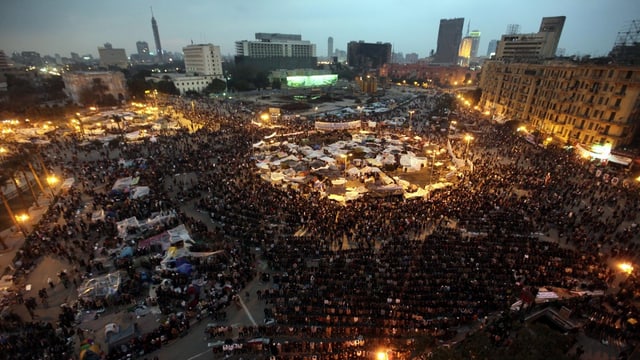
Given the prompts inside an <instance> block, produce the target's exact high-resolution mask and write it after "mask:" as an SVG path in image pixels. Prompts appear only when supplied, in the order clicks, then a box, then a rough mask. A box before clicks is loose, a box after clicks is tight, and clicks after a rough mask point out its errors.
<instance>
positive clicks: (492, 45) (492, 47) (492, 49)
mask: <svg viewBox="0 0 640 360" xmlns="http://www.w3.org/2000/svg"><path fill="white" fill-rule="evenodd" d="M497 48H498V40H495V39H494V40H491V41H489V45H487V57H488V58H491V57H492V56H494V55H495V54H496V49H497Z"/></svg>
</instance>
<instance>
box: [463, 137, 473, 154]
mask: <svg viewBox="0 0 640 360" xmlns="http://www.w3.org/2000/svg"><path fill="white" fill-rule="evenodd" d="M471 140H473V136H471V135H470V134H467V135H465V136H464V141H466V142H467V146H466V147H465V148H464V157H465V158H466V157H467V152H468V151H469V143H470V142H471Z"/></svg>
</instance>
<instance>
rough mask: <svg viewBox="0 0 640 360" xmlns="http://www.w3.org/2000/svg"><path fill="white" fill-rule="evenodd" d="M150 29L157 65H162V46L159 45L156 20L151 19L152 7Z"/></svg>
mask: <svg viewBox="0 0 640 360" xmlns="http://www.w3.org/2000/svg"><path fill="white" fill-rule="evenodd" d="M151 28H152V29H153V40H155V42H156V57H157V58H158V62H159V63H163V62H164V59H163V56H162V55H163V54H162V45H160V33H159V32H158V23H157V22H156V18H155V17H153V7H152V8H151Z"/></svg>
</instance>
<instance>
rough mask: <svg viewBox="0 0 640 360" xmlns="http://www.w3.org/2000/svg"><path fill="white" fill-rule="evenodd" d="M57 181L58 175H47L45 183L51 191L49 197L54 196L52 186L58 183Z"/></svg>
mask: <svg viewBox="0 0 640 360" xmlns="http://www.w3.org/2000/svg"><path fill="white" fill-rule="evenodd" d="M58 181H59V180H58V177H56V176H55V175H48V176H47V184H48V185H49V190H50V191H51V198H54V197H55V194H54V193H53V187H54V186H55V185H56V184H57V183H58Z"/></svg>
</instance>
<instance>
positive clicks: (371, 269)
mask: <svg viewBox="0 0 640 360" xmlns="http://www.w3.org/2000/svg"><path fill="white" fill-rule="evenodd" d="M432 103H433V102H432V101H428V100H425V99H424V98H417V99H416V100H415V101H414V102H413V103H411V104H410V105H411V106H412V108H415V109H417V110H418V111H419V112H422V113H427V112H428V109H429V107H430V106H432ZM246 106H247V105H245V104H232V103H206V102H196V103H187V102H182V101H180V100H175V101H173V102H172V104H171V108H172V109H173V111H174V112H175V113H183V114H188V115H189V116H190V118H191V119H192V121H193V123H194V124H197V128H198V130H197V131H193V132H188V131H184V130H180V131H178V132H177V133H176V134H172V135H165V134H158V135H157V136H155V137H154V141H150V140H144V141H142V142H139V143H119V144H117V145H116V146H104V147H97V148H96V147H92V146H91V145H85V144H84V143H83V142H82V141H81V139H78V138H70V139H56V140H54V141H52V143H51V145H49V146H48V150H47V152H46V154H45V155H46V156H45V161H46V163H47V164H48V166H49V167H50V168H52V169H54V168H57V169H60V170H61V171H62V176H63V177H64V178H69V177H73V178H75V179H76V185H75V186H74V187H72V188H71V189H69V190H68V191H66V192H64V193H63V194H60V195H58V196H57V197H56V201H54V202H52V205H51V206H50V208H49V209H48V211H47V212H46V213H45V215H44V216H43V218H42V220H41V221H40V223H39V224H38V225H37V226H36V227H35V228H34V231H33V232H31V233H30V235H29V236H28V238H27V239H26V241H25V245H24V247H23V249H21V251H20V253H19V255H18V256H17V258H16V261H17V262H16V264H19V266H18V267H17V270H18V273H17V275H18V276H17V277H18V278H20V274H21V272H25V271H26V270H28V269H31V268H33V267H34V266H35V265H36V264H37V261H38V259H39V258H41V257H42V256H43V255H45V254H47V255H53V256H57V257H59V258H61V259H64V260H65V261H67V262H68V263H69V264H71V265H72V270H70V271H69V273H68V274H65V275H64V277H65V278H66V279H67V280H66V281H68V282H67V284H69V283H73V284H74V287H72V288H75V287H77V285H78V284H79V283H81V282H82V281H83V280H85V279H87V278H90V277H91V276H92V274H94V273H96V272H100V270H101V267H104V266H105V264H103V263H101V262H99V261H97V260H96V259H97V257H98V256H100V255H108V254H110V253H111V250H113V249H121V248H122V247H124V246H126V245H128V244H129V242H128V240H127V239H123V238H119V237H118V231H117V227H116V223H117V222H118V221H121V220H124V219H127V218H131V217H136V218H137V219H147V218H150V217H151V216H153V215H154V214H157V213H165V212H168V211H175V214H176V216H175V218H172V220H170V221H168V222H166V223H162V224H160V225H158V226H156V227H154V228H151V229H147V230H146V231H145V232H144V233H142V234H137V235H136V236H137V238H138V239H145V238H149V237H153V236H155V235H157V234H160V233H162V232H164V231H166V230H168V229H170V228H172V227H174V226H176V225H178V224H184V225H185V226H186V227H187V229H189V232H190V234H191V236H192V237H193V239H194V240H196V242H197V243H198V244H197V247H198V250H199V251H209V252H215V253H217V254H221V255H218V256H216V257H215V261H207V260H204V259H202V258H194V259H190V261H191V264H192V265H193V269H194V270H193V271H192V272H190V273H189V274H187V275H185V274H178V273H176V272H175V271H167V270H163V271H157V270H156V269H157V267H158V265H159V261H158V260H157V259H156V260H154V258H153V257H152V256H150V253H151V252H152V250H150V249H136V252H135V254H134V256H133V258H132V259H131V261H128V262H127V261H119V260H118V258H117V257H112V259H113V267H114V268H120V269H122V270H123V271H124V272H125V273H126V274H127V276H128V277H127V280H126V281H124V282H123V287H122V289H121V294H120V296H121V297H120V298H119V300H118V301H99V302H95V301H94V300H88V299H80V300H79V301H78V302H77V303H76V304H74V306H75V308H74V311H75V310H78V309H83V308H100V307H103V306H107V307H109V306H118V305H124V304H133V303H136V302H139V301H141V300H142V301H145V300H146V301H147V303H148V304H149V305H151V303H152V302H153V304H158V305H160V309H161V311H162V312H163V313H164V314H166V315H170V314H175V313H176V312H181V311H187V315H186V316H187V318H185V319H178V318H175V317H171V318H170V319H172V320H171V321H169V322H168V323H167V324H163V325H162V326H160V327H159V328H158V329H157V330H156V331H154V332H152V333H150V334H142V335H140V336H138V337H135V338H134V339H132V340H131V341H130V342H129V350H130V352H131V353H138V354H139V353H144V354H147V353H149V352H151V351H154V350H156V349H158V348H160V347H161V345H162V343H164V342H166V341H168V340H171V339H176V338H178V337H179V336H180V335H181V334H183V333H184V332H186V331H188V327H189V325H188V324H189V320H190V319H189V318H188V317H189V316H191V315H189V314H199V312H200V310H202V309H203V308H206V309H209V312H210V313H218V314H219V313H220V312H221V311H224V309H225V307H226V306H228V305H229V304H231V303H232V301H233V296H234V295H235V296H238V294H242V293H243V289H244V288H245V286H246V285H247V284H248V283H249V282H251V281H252V280H253V279H254V278H255V277H256V276H262V275H264V274H259V273H258V270H257V269H256V263H257V260H258V259H257V258H256V253H255V252H254V251H253V249H255V248H256V247H257V248H259V249H261V253H260V256H262V258H263V259H264V260H265V261H266V262H267V264H268V269H267V270H266V273H268V274H270V275H271V276H270V277H266V278H265V279H268V280H266V281H264V284H263V290H262V291H261V292H260V293H259V294H258V298H259V300H260V301H261V302H263V303H264V307H265V314H266V312H269V314H270V316H272V317H273V319H274V322H275V323H276V324H277V325H276V326H273V327H268V326H260V327H256V328H255V329H251V330H248V331H246V332H243V334H244V335H245V336H246V337H251V336H268V337H272V338H274V344H277V343H280V345H279V348H278V346H275V345H274V346H275V348H274V346H268V347H265V349H263V350H264V351H265V352H271V353H280V354H281V355H282V354H291V356H292V358H294V357H295V356H298V355H296V354H315V353H320V354H321V353H328V352H330V353H333V354H335V355H336V356H338V357H336V358H344V359H347V358H358V356H360V355H358V354H360V353H364V352H366V349H365V348H364V347H362V346H356V347H354V346H351V345H346V343H345V341H347V340H349V341H351V340H353V339H358V338H362V339H366V340H367V341H369V342H373V343H382V342H384V341H385V339H404V338H407V339H410V338H412V337H413V336H415V334H416V333H420V334H424V335H429V336H431V337H432V338H435V339H438V340H441V341H446V340H450V339H451V338H453V337H454V336H455V335H456V334H457V330H456V329H458V328H459V327H460V326H462V325H468V324H470V323H473V322H475V321H478V319H483V318H485V317H486V316H489V315H491V314H492V313H495V312H499V311H508V310H509V308H510V306H511V304H512V303H513V302H515V301H516V300H518V299H519V298H520V296H521V294H522V292H523V291H526V290H527V289H530V288H538V287H544V286H548V287H557V288H563V289H568V290H575V291H591V292H593V291H596V290H602V291H603V292H607V291H608V289H610V287H611V286H612V285H613V283H614V280H615V277H616V270H615V269H613V268H612V267H611V266H609V264H608V263H607V261H608V260H609V259H610V258H611V257H616V258H618V259H627V260H628V261H637V260H638V259H637V257H636V254H637V253H638V252H637V250H638V247H637V246H638V245H637V244H638V240H639V239H638V234H637V232H636V231H634V229H633V228H632V227H631V226H632V225H631V224H634V223H636V222H637V221H638V219H637V214H638V209H640V196H639V195H638V193H637V191H629V189H626V188H624V187H623V186H622V185H619V186H616V185H613V184H611V183H610V182H605V181H604V180H603V177H602V176H599V177H596V176H595V173H594V170H595V168H594V167H593V166H594V165H593V164H590V163H586V162H585V161H584V160H582V159H580V158H579V157H577V156H576V155H575V154H574V153H572V152H570V151H567V150H565V149H563V148H560V147H553V146H551V147H549V148H542V147H538V146H536V145H532V144H530V143H528V142H527V141H525V140H524V139H523V138H522V137H519V136H518V135H517V134H515V132H514V131H513V129H512V128H510V127H509V126H496V125H492V124H489V123H488V122H483V121H482V120H480V119H477V118H474V115H472V114H465V113H463V112H461V114H460V116H461V118H462V119H466V121H468V122H473V123H474V124H475V126H476V128H477V129H478V131H477V133H476V134H475V137H476V139H475V140H474V144H473V147H472V150H471V152H470V154H469V155H468V156H467V150H466V148H465V144H464V143H462V142H459V141H456V140H454V141H453V144H452V147H453V149H452V151H453V152H455V153H456V154H458V156H460V157H468V159H469V161H470V162H472V163H473V171H470V169H468V168H467V169H465V172H464V176H463V177H462V180H461V181H460V182H459V183H458V184H457V185H456V186H455V187H451V188H445V189H442V190H438V191H434V192H432V193H431V194H429V196H428V198H425V199H412V200H405V199H403V198H402V197H397V196H388V197H383V198H379V197H364V198H362V199H359V200H355V201H353V202H350V203H349V204H348V205H346V206H344V205H341V204H338V203H336V202H332V201H330V200H328V199H327V198H325V197H322V196H321V194H320V193H319V192H314V191H310V192H307V193H305V194H304V196H303V195H302V193H301V192H300V191H298V190H294V189H293V188H291V187H287V186H284V187H283V186H274V185H271V184H270V183H267V182H265V181H264V180H262V179H261V178H260V176H259V173H258V170H257V169H256V167H255V164H254V161H255V158H256V157H257V156H260V155H259V154H256V153H255V152H254V150H253V149H252V144H253V143H254V142H257V141H258V140H260V139H261V138H263V137H264V136H265V135H267V134H268V131H269V130H268V129H261V128H257V127H252V126H250V125H249V124H250V121H251V120H252V116H253V115H252V114H251V113H250V112H247V111H244V110H243V109H245V108H246ZM397 111H402V110H397ZM389 115H393V114H389ZM377 116H378V117H379V118H378V119H374V120H376V121H381V120H382V119H383V118H384V117H383V116H382V115H377ZM415 121H416V126H415V131H416V132H417V134H419V135H422V138H423V139H424V141H425V142H428V143H430V144H436V145H437V147H439V148H446V147H447V142H448V141H451V140H450V139H449V137H448V136H447V133H442V132H432V131H431V128H430V127H429V126H428V124H426V118H425V117H422V118H421V119H420V118H417V117H416V119H415ZM293 126H294V129H292V130H296V131H297V130H301V129H302V130H309V131H310V130H312V129H310V128H308V126H310V124H307V123H305V124H302V123H299V124H295V125H293ZM304 136H308V132H303V134H300V135H295V136H292V137H291V138H292V140H294V141H295V140H299V139H300V138H302V137H304ZM601 170H604V171H605V172H610V173H613V172H616V173H617V172H618V171H617V170H615V169H613V168H611V167H603V168H601ZM612 175H613V176H615V175H618V174H612ZM622 175H624V174H622ZM129 176H131V177H138V178H139V183H140V184H144V185H146V186H149V187H150V189H151V192H150V194H149V195H147V196H144V197H141V198H138V199H132V198H130V197H128V196H126V194H122V193H119V192H112V191H110V187H111V185H112V184H113V183H114V182H115V181H116V180H117V179H119V178H123V177H129ZM618 176H621V175H618ZM187 209H191V210H193V211H192V212H189V211H186V210H187ZM196 210H197V211H200V212H203V213H205V214H206V216H207V218H208V221H205V220H202V219H200V218H198V217H196V216H193V215H189V214H193V212H195V211H196ZM95 211H104V213H105V217H104V219H102V220H98V221H92V219H91V214H92V213H94V212H95ZM300 229H304V230H305V231H304V235H301V236H298V235H296V233H297V232H298V231H299V230H300ZM551 232H556V233H557V234H558V240H557V241H543V240H541V237H542V236H541V235H547V236H546V237H549V236H548V235H550V234H551ZM94 249H99V250H94ZM194 249H195V248H194ZM133 259H143V261H141V262H140V261H139V262H135V263H136V264H138V266H141V267H142V268H145V269H146V270H147V271H150V272H153V273H154V275H155V278H154V277H151V279H150V280H145V279H143V278H142V276H141V275H140V271H139V270H140V269H139V268H136V265H134V261H133ZM140 264H142V265H140ZM106 265H107V266H108V267H110V266H111V264H106ZM164 280H167V281H164ZM145 281H150V282H154V283H155V285H157V284H158V283H162V284H164V285H161V286H159V287H158V288H157V290H156V298H155V299H145V294H144V292H143V291H142V289H143V288H144V286H143V284H144V282H145ZM163 281H164V282H163ZM194 284H197V295H195V296H194V290H193V288H194ZM616 286H617V287H618V288H619V290H618V291H616V292H614V293H611V292H609V293H608V295H607V296H606V297H604V298H602V299H601V300H600V301H599V302H598V303H593V302H590V303H589V304H588V305H585V304H580V306H578V305H576V310H577V311H581V312H583V313H584V314H587V315H588V319H589V320H588V324H587V326H586V328H587V329H588V331H587V332H588V333H589V334H597V336H599V337H602V338H603V339H604V338H605V337H606V338H610V337H615V338H616V339H619V341H621V342H624V343H635V342H637V341H638V340H639V339H638V331H637V329H635V328H633V325H631V323H629V322H628V321H627V320H628V319H630V318H634V317H636V318H637V315H638V314H637V313H638V311H637V309H636V308H635V307H634V306H633V305H632V301H633V299H634V295H633V294H634V293H636V292H637V291H638V290H640V289H639V288H638V283H637V281H636V280H635V278H634V277H629V278H628V279H626V280H625V281H622V282H619V283H617V284H616ZM190 304H191V305H190ZM196 304H197V305H196ZM576 304H577V303H576ZM194 308H195V309H194ZM30 313H31V312H30ZM193 316H199V315H193ZM62 319H64V320H65V321H60V322H59V324H58V326H59V329H64V331H58V332H56V331H55V327H54V326H53V325H51V324H49V325H47V326H44V325H41V326H40V325H39V326H35V325H34V326H32V327H31V328H30V329H32V331H39V332H41V333H43V332H46V334H41V335H42V338H44V339H48V340H46V341H45V342H44V343H43V344H42V348H38V347H33V348H31V349H29V351H33V352H34V354H35V353H42V351H49V350H43V348H47V349H54V348H55V349H58V348H62V347H65V350H64V351H66V352H67V353H68V352H69V351H70V349H71V348H70V345H69V343H68V342H67V341H66V337H65V335H68V334H69V333H70V331H69V329H70V328H72V327H73V324H71V323H70V322H71V320H70V318H69V317H67V316H65V317H62V318H61V320H62ZM15 321H17V320H15ZM616 323H622V324H623V325H622V327H623V329H622V331H618V330H620V329H619V328H614V326H613V325H612V324H616ZM29 334H30V333H28V332H24V331H23V332H16V333H15V335H11V336H14V337H13V338H11V341H8V339H4V338H3V339H2V340H3V341H2V344H3V349H4V350H6V352H5V354H22V355H24V354H26V353H25V349H24V348H23V347H21V346H20V345H19V344H22V343H23V342H24V341H25V339H26V337H25V336H31V335H29ZM215 334H218V335H220V336H224V335H225V332H224V331H222V332H215ZM280 338H282V339H291V341H290V342H288V343H286V344H285V343H283V342H280V341H278V339H280ZM293 339H295V340H293ZM305 339H307V340H305ZM318 339H322V342H320V341H319V340H318ZM5 340H6V341H5ZM16 344H17V345H16ZM327 347H330V348H331V349H329V348H327ZM261 351H262V350H261ZM398 351H400V350H399V349H398ZM340 354H342V355H340ZM16 356H18V355H16ZM24 356H26V355H24ZM122 356H126V354H124V353H122V352H121V349H117V350H113V352H110V355H109V358H112V359H118V358H120V357H122ZM9 357H10V358H11V356H9ZM27 357H28V356H27ZM15 358H18V357H15ZM285 358H286V357H285Z"/></svg>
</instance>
